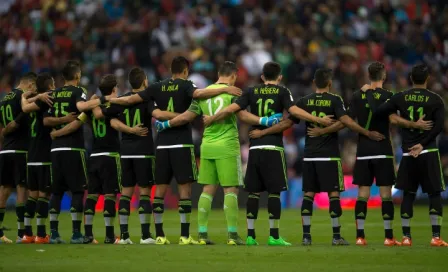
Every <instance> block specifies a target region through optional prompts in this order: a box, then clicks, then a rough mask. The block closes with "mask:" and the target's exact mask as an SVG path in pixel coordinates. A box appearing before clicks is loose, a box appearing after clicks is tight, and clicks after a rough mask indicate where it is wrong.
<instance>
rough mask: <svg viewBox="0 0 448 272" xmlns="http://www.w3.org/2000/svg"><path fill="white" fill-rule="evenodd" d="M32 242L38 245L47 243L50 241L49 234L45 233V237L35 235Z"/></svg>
mask: <svg viewBox="0 0 448 272" xmlns="http://www.w3.org/2000/svg"><path fill="white" fill-rule="evenodd" d="M34 243H35V244H38V245H42V244H49V243H50V235H47V236H45V237H39V236H36V239H35V240H34Z"/></svg>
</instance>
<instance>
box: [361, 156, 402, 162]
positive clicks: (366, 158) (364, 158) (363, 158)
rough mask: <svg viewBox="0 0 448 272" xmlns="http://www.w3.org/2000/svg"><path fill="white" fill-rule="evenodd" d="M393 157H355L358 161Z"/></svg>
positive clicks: (391, 157)
mask: <svg viewBox="0 0 448 272" xmlns="http://www.w3.org/2000/svg"><path fill="white" fill-rule="evenodd" d="M393 158H394V156H390V155H375V156H362V157H356V159H357V160H358V161H362V160H374V159H393Z"/></svg>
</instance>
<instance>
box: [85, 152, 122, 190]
mask: <svg viewBox="0 0 448 272" xmlns="http://www.w3.org/2000/svg"><path fill="white" fill-rule="evenodd" d="M88 173H89V184H88V185H87V190H88V192H89V194H118V193H119V192H120V186H121V162H120V155H119V154H118V153H117V154H110V155H99V156H95V154H92V155H91V156H90V158H89V169H88Z"/></svg>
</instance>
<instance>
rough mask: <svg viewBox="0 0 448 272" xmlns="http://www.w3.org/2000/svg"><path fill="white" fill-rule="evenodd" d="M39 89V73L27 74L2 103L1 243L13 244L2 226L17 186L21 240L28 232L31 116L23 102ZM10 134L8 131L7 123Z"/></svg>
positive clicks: (0, 110) (0, 156) (0, 164)
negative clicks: (26, 216)
mask: <svg viewBox="0 0 448 272" xmlns="http://www.w3.org/2000/svg"><path fill="white" fill-rule="evenodd" d="M35 89H36V74H35V73H32V72H30V73H26V74H24V75H23V76H22V77H21V78H20V82H19V85H18V86H17V87H16V88H14V89H13V90H12V91H11V92H10V93H8V94H7V95H6V96H5V97H4V98H3V99H2V100H1V102H0V122H1V125H2V127H3V131H2V138H3V144H2V150H1V151H0V243H8V244H9V243H12V241H11V240H10V239H8V238H7V237H6V236H5V235H4V233H3V229H2V228H1V226H2V223H3V219H4V217H5V208H6V200H8V197H9V195H10V193H11V190H12V188H13V187H15V188H16V189H17V200H16V214H17V225H18V230H17V240H16V242H17V243H20V242H21V241H22V237H23V235H24V233H25V229H24V216H25V200H26V199H25V198H26V163H27V154H28V130H27V126H26V125H27V122H28V119H27V116H26V115H25V114H23V112H22V107H21V106H20V101H21V97H22V94H23V92H27V91H34V90H35ZM8 125H10V126H9V127H14V128H11V130H10V133H7V131H4V130H5V129H6V128H7V126H8Z"/></svg>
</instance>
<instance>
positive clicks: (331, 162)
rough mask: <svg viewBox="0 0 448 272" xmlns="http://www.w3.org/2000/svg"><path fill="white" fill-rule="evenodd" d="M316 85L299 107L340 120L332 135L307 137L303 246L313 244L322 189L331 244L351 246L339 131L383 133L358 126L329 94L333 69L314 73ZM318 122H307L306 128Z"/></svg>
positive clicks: (375, 136)
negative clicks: (345, 225)
mask: <svg viewBox="0 0 448 272" xmlns="http://www.w3.org/2000/svg"><path fill="white" fill-rule="evenodd" d="M314 84H315V85H316V92H315V93H314V94H310V95H307V96H305V97H303V98H302V99H300V100H299V101H298V102H297V106H298V107H299V108H302V109H304V110H306V111H308V112H311V113H312V115H314V116H320V117H324V116H329V115H331V116H335V117H336V118H337V119H338V120H339V121H340V122H336V123H335V124H333V125H331V126H329V127H328V129H329V130H330V131H332V132H331V133H329V134H325V135H321V136H320V137H310V136H309V135H307V136H306V139H305V154H304V159H303V161H304V162H303V191H304V192H305V195H304V197H303V202H302V208H301V213H302V224H303V239H302V244H303V245H311V243H312V239H311V216H312V213H313V202H314V195H315V194H316V193H319V192H327V193H328V197H329V199H330V207H329V213H330V217H331V222H332V228H333V240H332V245H348V242H347V241H346V240H345V239H344V238H343V237H342V236H341V234H340V229H341V225H340V222H339V218H340V217H341V215H342V208H341V202H340V199H339V194H340V192H342V191H344V176H343V173H342V166H341V158H340V155H339V144H338V134H337V133H336V131H337V130H339V129H340V126H341V123H342V124H343V125H345V126H347V127H349V128H350V129H352V130H353V131H355V132H358V133H360V134H362V135H364V136H366V137H369V138H371V139H373V140H376V141H380V140H383V139H384V136H383V135H382V134H380V133H378V132H376V131H368V130H366V129H365V128H362V127H361V126H359V125H358V124H357V123H356V122H355V121H354V120H353V119H352V118H350V117H349V116H348V115H347V113H346V111H345V107H344V102H343V100H342V98H341V97H340V96H338V95H336V94H332V93H330V89H331V85H332V71H331V70H330V69H318V70H317V71H316V73H315V74H314ZM294 122H295V123H297V122H298V120H297V119H296V118H294V117H292V118H290V119H286V120H284V121H282V122H281V123H280V124H277V125H275V126H273V127H271V128H268V129H266V130H262V131H253V132H252V133H251V137H254V138H257V137H260V136H264V135H268V134H273V133H278V132H281V131H283V130H285V129H287V128H289V127H291V126H292V125H293V123H294ZM315 125H316V124H313V123H311V122H307V123H306V126H307V128H310V127H314V126H315Z"/></svg>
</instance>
